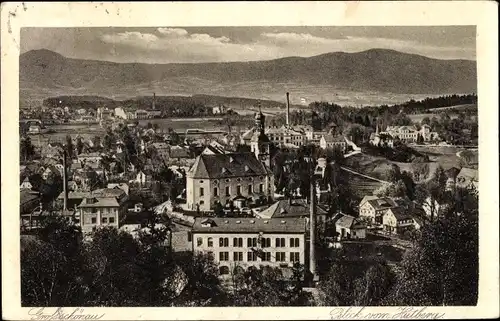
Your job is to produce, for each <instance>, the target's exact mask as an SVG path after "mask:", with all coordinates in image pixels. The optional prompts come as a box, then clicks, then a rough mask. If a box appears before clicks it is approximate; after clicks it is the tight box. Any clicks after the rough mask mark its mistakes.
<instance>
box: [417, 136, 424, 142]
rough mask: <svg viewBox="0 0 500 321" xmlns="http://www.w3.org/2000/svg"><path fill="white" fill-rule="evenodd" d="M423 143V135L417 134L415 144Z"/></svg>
mask: <svg viewBox="0 0 500 321" xmlns="http://www.w3.org/2000/svg"><path fill="white" fill-rule="evenodd" d="M423 143H424V137H423V136H422V134H418V136H417V144H423Z"/></svg>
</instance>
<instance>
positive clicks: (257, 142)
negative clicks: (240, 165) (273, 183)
mask: <svg viewBox="0 0 500 321" xmlns="http://www.w3.org/2000/svg"><path fill="white" fill-rule="evenodd" d="M265 120H266V117H265V116H264V114H263V113H262V111H261V106H260V102H259V112H258V113H256V114H255V130H254V133H253V136H252V139H251V141H250V150H251V151H252V153H254V154H255V157H257V159H259V160H260V161H261V162H262V163H264V164H265V165H266V166H267V167H268V168H269V167H270V166H271V156H270V154H269V153H270V150H269V149H270V148H269V147H270V146H269V145H270V141H269V138H268V137H267V135H266V133H265Z"/></svg>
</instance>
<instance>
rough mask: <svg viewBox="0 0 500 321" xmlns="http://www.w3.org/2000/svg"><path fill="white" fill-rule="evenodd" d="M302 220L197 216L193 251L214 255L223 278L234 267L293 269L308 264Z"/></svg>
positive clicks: (304, 227) (228, 274)
mask: <svg viewBox="0 0 500 321" xmlns="http://www.w3.org/2000/svg"><path fill="white" fill-rule="evenodd" d="M305 235H306V221H305V219H303V218H277V219H248V218H241V219H240V218H212V217H210V218H204V217H197V218H196V219H195V222H194V225H193V228H192V243H193V244H192V246H193V252H195V253H196V252H201V253H205V254H209V255H212V256H213V258H214V261H215V262H216V263H217V264H218V265H219V273H220V274H221V276H223V277H224V276H226V277H228V276H230V275H231V272H232V271H234V269H235V268H237V267H240V268H243V269H245V270H246V269H248V267H250V266H254V267H260V266H266V265H267V266H272V267H278V268H291V267H292V266H293V265H294V264H295V263H300V264H304V263H305V241H306V238H305Z"/></svg>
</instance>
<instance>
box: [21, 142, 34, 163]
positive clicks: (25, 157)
mask: <svg viewBox="0 0 500 321" xmlns="http://www.w3.org/2000/svg"><path fill="white" fill-rule="evenodd" d="M19 152H20V156H21V160H22V161H24V162H27V161H29V160H32V159H33V157H34V155H35V147H34V146H33V144H32V143H31V139H30V138H29V137H28V136H24V137H22V138H21V146H20V150H19Z"/></svg>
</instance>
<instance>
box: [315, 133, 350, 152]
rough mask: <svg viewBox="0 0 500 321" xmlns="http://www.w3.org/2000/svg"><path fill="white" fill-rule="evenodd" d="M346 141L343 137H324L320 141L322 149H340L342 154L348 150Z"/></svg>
mask: <svg viewBox="0 0 500 321" xmlns="http://www.w3.org/2000/svg"><path fill="white" fill-rule="evenodd" d="M346 146H347V144H346V141H345V138H344V137H343V136H333V135H330V134H328V135H323V136H321V139H320V141H319V147H321V149H330V148H338V149H340V150H341V151H342V152H344V151H345V150H346Z"/></svg>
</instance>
